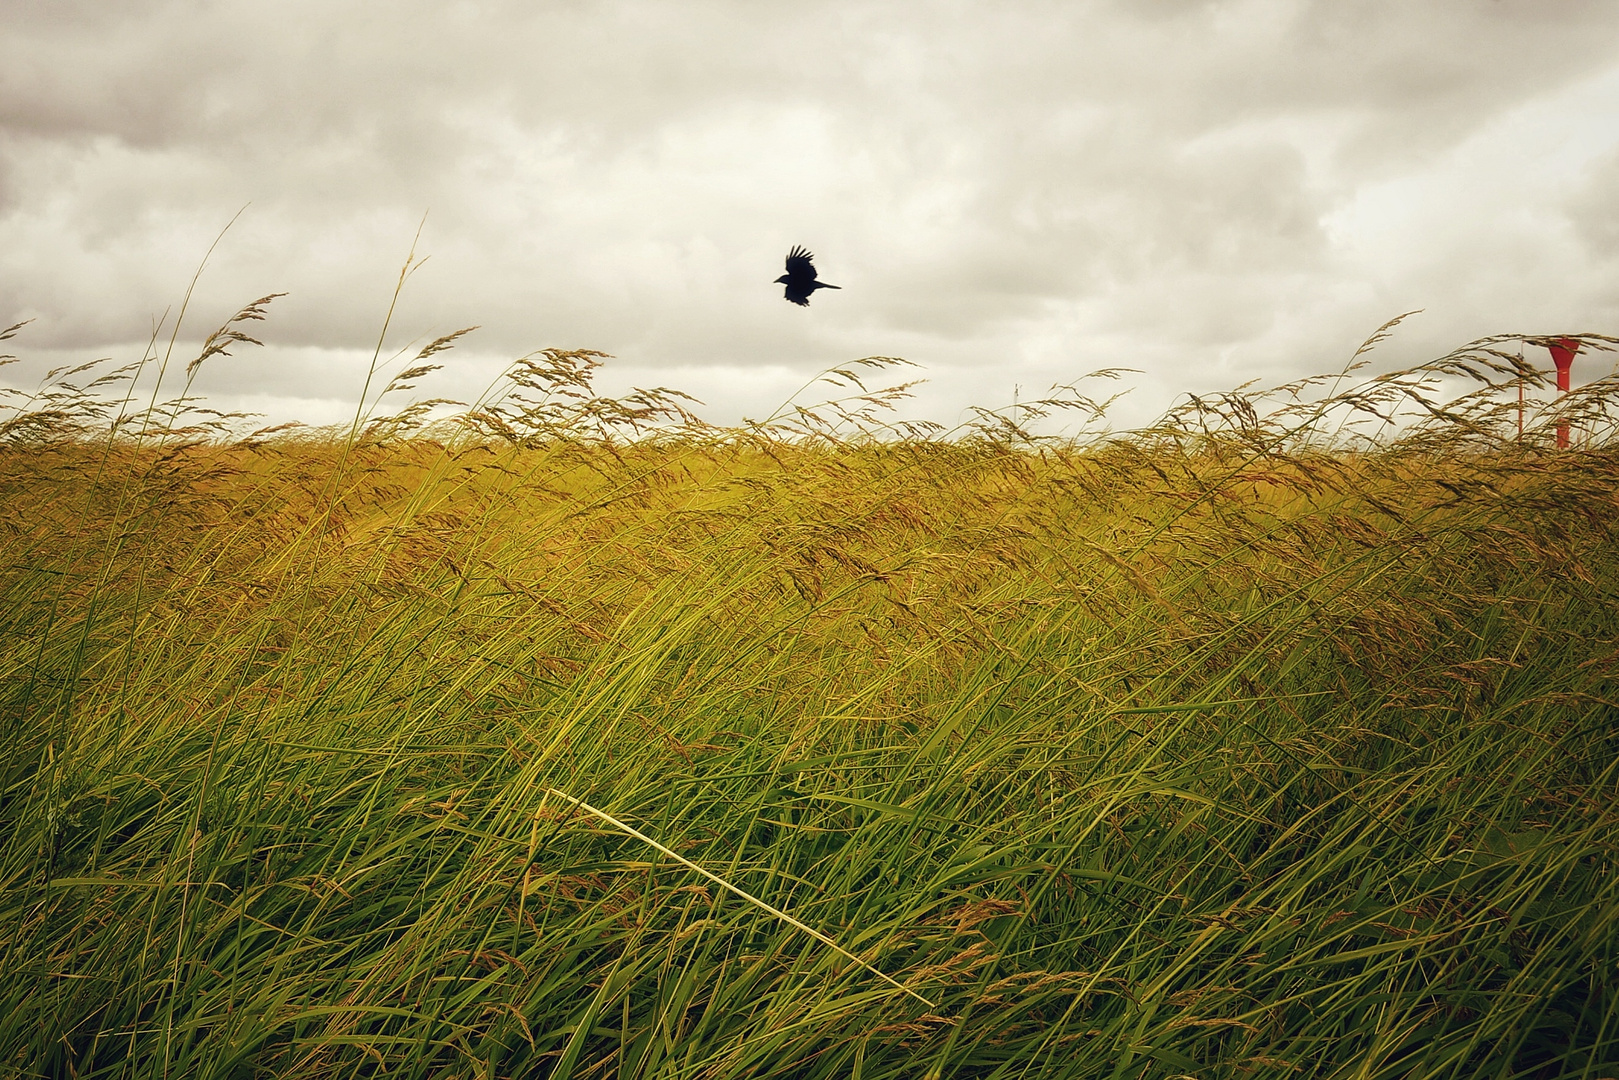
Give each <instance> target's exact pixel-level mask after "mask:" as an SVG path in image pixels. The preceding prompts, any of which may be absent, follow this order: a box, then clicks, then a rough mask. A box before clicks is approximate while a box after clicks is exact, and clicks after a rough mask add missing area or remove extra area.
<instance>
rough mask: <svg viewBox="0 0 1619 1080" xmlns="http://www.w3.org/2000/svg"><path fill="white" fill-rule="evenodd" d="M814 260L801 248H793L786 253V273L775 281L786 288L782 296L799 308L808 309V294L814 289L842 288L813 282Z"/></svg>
mask: <svg viewBox="0 0 1619 1080" xmlns="http://www.w3.org/2000/svg"><path fill="white" fill-rule="evenodd" d="M814 258H815V256H814V255H811V254H810V253H809V252H807V251H805V250H804V249H803V248H802V247H795V248H793V250H791V251H789V252H788V253H787V272H786V273H785V274H783V275H781V277H779V278H777V279H776V284H777V285H785V286H787V289H786V291H785V292H784V293H782V295H783V296H785V297H786V298H787V299H788V300H791V301H792V302H793V303H795V304H797V305H798V306H799V307H809V298H810V293H812V292H814V291H815V290H816V289H841V288H843V286H842V285H828V284H827V283H826V282H824V281H816V280H815V263H814V261H813V260H814Z"/></svg>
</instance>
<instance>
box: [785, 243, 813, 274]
mask: <svg viewBox="0 0 1619 1080" xmlns="http://www.w3.org/2000/svg"><path fill="white" fill-rule="evenodd" d="M814 258H815V256H814V255H811V254H810V253H809V252H808V251H805V250H804V249H803V248H802V247H795V248H793V250H791V251H789V252H788V253H787V276H788V277H791V278H804V279H805V280H807V281H814V280H815V263H814V262H813V261H812V260H814Z"/></svg>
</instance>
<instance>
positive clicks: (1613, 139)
mask: <svg viewBox="0 0 1619 1080" xmlns="http://www.w3.org/2000/svg"><path fill="white" fill-rule="evenodd" d="M244 205H246V206H247V209H246V211H245V212H244V213H243V214H242V216H241V217H240V219H239V220H238V221H237V222H236V224H235V225H234V226H233V227H232V228H231V230H230V231H229V232H228V233H227V234H226V236H225V238H224V239H223V241H222V242H221V243H220V245H219V247H218V249H217V250H216V251H215V254H214V256H213V258H212V260H211V261H210V263H209V264H208V267H207V270H206V272H205V273H204V275H203V277H202V280H201V283H200V285H199V286H198V291H197V295H196V298H195V299H194V300H193V303H192V308H191V312H190V314H189V315H188V316H187V320H188V321H187V330H189V334H187V333H185V332H184V331H183V334H182V336H190V337H193V338H200V337H201V336H202V335H203V334H204V333H206V332H207V331H208V330H210V329H212V328H213V327H214V326H215V325H217V324H218V323H219V322H220V321H221V320H222V319H224V318H225V317H227V316H228V315H229V314H230V313H231V312H232V311H234V310H235V309H236V308H237V307H239V306H240V305H242V304H243V303H245V302H247V301H249V300H252V299H254V298H256V297H258V296H259V295H261V294H264V293H267V292H286V293H288V294H289V295H288V296H287V297H285V298H284V299H282V300H278V301H277V302H276V303H275V304H274V305H273V306H272V309H271V315H270V318H269V320H268V322H266V323H264V324H261V326H260V327H259V328H258V333H259V335H260V336H262V337H263V339H264V341H265V342H266V345H267V347H266V348H264V349H244V350H239V351H238V353H237V355H235V356H233V357H230V358H226V359H221V360H219V361H217V362H216V363H215V364H214V365H213V366H212V367H211V368H210V369H209V370H208V371H207V372H206V373H205V377H204V387H205V389H206V390H207V392H208V393H209V395H210V398H211V401H212V402H213V403H214V404H215V405H216V406H223V407H229V408H243V409H252V410H257V411H259V412H261V413H264V414H265V415H266V417H267V418H268V419H269V420H276V421H280V420H286V419H302V420H305V421H309V422H313V423H328V422H333V421H337V420H340V419H342V418H343V417H344V416H345V413H346V411H351V410H352V408H353V401H354V396H355V395H356V394H357V393H358V390H359V384H360V380H361V379H363V377H364V372H365V367H366V363H367V361H368V359H369V357H370V354H371V350H372V347H373V346H374V344H375V341H376V337H377V333H378V330H379V328H380V327H381V325H382V319H383V316H384V314H385V312H386V309H387V305H388V300H389V296H390V294H391V292H392V289H393V285H394V281H395V278H396V276H397V273H398V270H399V266H400V263H401V261H402V260H403V259H404V257H405V254H406V252H407V250H408V249H409V247H410V245H411V241H412V237H413V236H414V235H415V233H416V229H417V226H418V223H419V222H420V221H421V219H422V216H423V214H424V213H425V214H426V215H427V217H426V225H425V228H423V230H422V233H421V239H420V242H419V245H418V249H417V251H418V254H419V255H426V256H428V257H429V261H428V262H427V263H426V265H425V266H423V267H422V269H421V270H420V271H419V272H418V273H417V274H416V275H415V276H414V277H413V278H412V280H411V281H410V283H409V284H408V285H407V287H406V290H405V293H404V296H403V300H402V304H401V308H400V314H399V315H398V317H397V318H396V322H395V330H394V331H393V332H392V333H391V334H390V338H389V346H390V349H392V348H393V347H397V346H403V345H405V344H407V343H408V342H410V341H411V340H413V339H414V340H426V339H429V338H431V337H433V336H436V335H438V334H441V333H446V332H448V331H450V330H454V329H458V328H460V327H462V326H466V325H470V324H474V323H477V324H481V326H482V329H481V330H479V331H478V332H477V333H476V334H474V335H472V336H471V337H469V338H467V339H465V341H464V344H463V345H462V346H461V347H460V348H458V349H456V350H455V351H453V352H451V353H449V354H446V356H447V359H446V363H447V369H446V370H445V371H443V372H440V373H438V374H436V375H435V376H433V377H432V378H431V379H429V380H428V381H426V382H424V383H423V384H422V387H421V392H422V393H432V394H438V395H447V396H458V397H468V396H471V395H476V394H477V393H478V392H479V391H480V390H481V389H482V387H483V385H484V384H485V383H486V382H487V381H488V380H489V379H490V378H491V377H492V376H493V375H494V374H495V373H497V372H498V371H499V369H500V367H501V365H502V364H503V363H504V362H505V361H506V360H509V359H510V358H512V357H514V356H517V355H520V354H522V353H524V352H527V351H530V350H533V349H536V348H540V347H544V346H561V347H579V348H593V349H600V350H603V351H606V352H609V353H612V354H613V355H614V356H615V357H616V359H615V360H613V361H610V362H609V363H608V366H607V369H606V374H605V375H604V378H603V386H604V387H606V388H610V389H618V388H621V387H624V386H627V385H629V384H632V383H633V384H640V385H652V384H666V385H671V386H674V387H677V388H681V389H685V390H687V391H689V392H692V393H694V394H696V395H697V396H698V397H700V398H702V399H704V400H705V401H706V402H707V403H708V406H707V407H706V408H705V409H702V410H700V411H701V412H703V414H704V415H706V416H708V417H709V418H711V419H715V420H721V421H729V420H735V419H736V418H738V417H739V416H741V415H744V414H746V415H751V416H760V415H763V414H767V413H769V412H770V411H771V410H772V409H773V408H774V407H775V406H776V405H777V404H778V403H779V402H780V401H781V399H782V398H784V397H786V396H787V395H788V394H790V393H792V392H793V391H794V390H795V389H796V388H797V387H798V385H799V384H800V383H801V382H802V381H803V380H804V378H805V377H807V376H808V375H810V374H813V373H814V372H815V371H816V370H818V369H821V368H825V367H828V366H830V365H834V364H838V363H842V362H845V361H848V360H851V359H854V358H856V357H861V356H867V355H872V354H887V355H896V356H902V357H906V358H908V359H910V360H912V361H915V362H916V363H918V364H920V365H922V366H923V368H924V369H925V371H924V374H925V375H926V376H927V377H928V378H929V379H930V380H931V381H930V383H929V384H928V385H927V386H926V387H924V388H923V389H922V390H921V391H920V395H919V398H918V401H917V403H916V408H917V410H919V411H920V412H922V413H924V414H926V415H929V416H931V417H933V418H934V419H938V420H942V421H946V422H953V421H955V420H956V419H958V418H959V417H960V416H961V413H962V410H963V409H964V408H965V407H966V406H968V405H970V404H977V405H984V406H998V405H1003V404H1005V403H1008V402H1010V401H1011V399H1012V395H1013V393H1014V387H1021V390H1020V391H1019V392H1020V393H1021V394H1022V396H1024V397H1028V396H1031V395H1033V394H1038V393H1040V392H1043V391H1044V390H1045V389H1046V388H1047V387H1049V386H1050V385H1051V384H1053V383H1060V382H1068V381H1071V380H1073V379H1075V378H1076V377H1078V376H1079V375H1081V374H1083V373H1085V372H1087V371H1090V370H1093V369H1095V368H1100V367H1104V366H1120V365H1122V366H1128V367H1135V368H1140V369H1142V370H1143V373H1142V374H1141V375H1137V376H1132V377H1131V378H1130V380H1129V384H1130V385H1132V386H1134V387H1135V389H1134V390H1133V391H1132V392H1131V394H1130V395H1129V397H1128V398H1127V400H1126V403H1125V404H1123V405H1121V406H1120V407H1119V412H1118V414H1117V415H1118V422H1119V423H1121V424H1125V423H1130V422H1141V421H1144V420H1146V419H1150V417H1151V416H1155V415H1157V413H1158V412H1160V411H1161V410H1162V409H1163V408H1164V407H1165V406H1167V405H1168V404H1169V403H1170V402H1171V401H1172V400H1173V399H1174V398H1175V396H1176V395H1177V394H1182V393H1185V392H1187V391H1192V392H1205V391H1209V390H1218V389H1223V388H1228V387H1231V386H1234V385H1236V384H1238V383H1241V382H1244V381H1246V380H1249V379H1253V378H1258V379H1262V380H1279V379H1282V378H1285V377H1288V376H1291V375H1298V374H1308V373H1314V372H1320V371H1326V370H1333V369H1336V368H1337V367H1339V366H1340V365H1341V364H1342V363H1343V362H1344V360H1345V359H1346V358H1347V357H1348V355H1349V354H1350V353H1352V352H1353V351H1354V349H1355V347H1356V346H1357V345H1358V344H1359V343H1360V341H1361V340H1362V339H1364V338H1365V337H1366V336H1367V335H1368V334H1369V333H1371V332H1372V331H1373V330H1374V329H1375V328H1376V327H1377V326H1378V324H1380V323H1381V322H1383V321H1384V320H1385V319H1387V318H1389V317H1391V316H1393V315H1396V314H1399V313H1400V312H1403V311H1407V310H1409V309H1412V308H1423V309H1425V313H1424V314H1422V315H1420V316H1417V317H1415V318H1413V319H1412V320H1410V321H1409V322H1407V323H1406V324H1405V326H1404V327H1402V328H1401V330H1400V331H1399V333H1398V334H1397V336H1396V337H1395V338H1394V340H1393V341H1391V342H1390V343H1389V344H1388V345H1386V346H1384V348H1383V349H1382V350H1380V351H1379V353H1378V354H1377V359H1378V363H1379V365H1380V366H1383V367H1388V366H1393V365H1395V364H1397V363H1404V362H1414V361H1417V360H1421V359H1424V358H1427V357H1428V356H1431V355H1435V354H1437V353H1439V352H1443V351H1444V350H1446V349H1448V348H1450V347H1451V346H1454V345H1457V344H1460V343H1462V342H1464V341H1466V340H1469V339H1471V338H1474V337H1478V336H1481V335H1484V334H1491V333H1506V332H1522V333H1531V334H1543V333H1553V332H1566V331H1575V332H1578V331H1593V332H1605V333H1614V332H1616V331H1619V4H1615V3H1614V2H1613V0H1589V2H1587V0H1320V2H1311V0H1230V2H1225V0H1208V2H1193V0H1089V2H1087V0H1063V2H1055V3H1041V2H1032V0H998V2H996V3H993V4H990V3H948V2H927V0H907V2H904V3H876V2H870V0H863V2H848V3H843V2H838V0H817V2H815V3H794V4H787V3H777V2H771V0H737V2H697V3H681V2H675V0H661V2H623V3H608V2H602V3H592V2H584V0H579V2H544V0H539V2H536V0H522V2H511V3H500V2H493V0H490V2H473V0H467V2H461V3H449V2H445V0H391V2H388V3H334V2H333V0H319V2H304V0H279V2H277V3H273V4H265V3H253V4H248V3H233V2H203V0H196V2H170V3H164V2H150V0H119V2H117V3H109V2H107V0H0V325H5V324H9V323H11V322H16V321H18V320H21V319H33V320H35V321H34V322H33V323H32V324H31V325H30V326H28V327H27V328H26V329H25V330H24V331H23V332H22V333H21V334H20V335H19V336H18V337H17V338H16V339H14V340H13V341H12V342H10V343H8V345H9V348H8V350H7V351H10V352H16V353H19V354H21V355H22V356H23V357H24V360H25V361H27V362H28V364H27V370H22V368H23V366H22V365H19V366H18V367H13V368H8V369H6V373H7V374H11V375H12V377H13V380H14V381H21V380H25V379H27V378H29V377H31V375H30V373H31V372H32V371H34V370H37V369H38V368H39V367H41V366H43V365H44V364H46V363H57V362H63V361H66V360H75V361H77V360H86V359H92V358H94V357H96V356H103V355H108V356H116V357H118V358H120V359H135V358H137V357H138V356H139V355H140V352H141V349H142V348H143V347H144V344H145V341H146V339H147V338H148V336H149V335H150V333H151V327H152V324H153V320H154V319H156V318H160V317H161V316H162V315H163V313H164V312H165V310H167V309H170V308H173V307H176V306H177V305H178V303H179V301H180V299H181V298H182V296H183V295H184V292H185V288H186V285H187V283H188V281H189V280H190V278H191V276H192V274H193V273H194V271H195V270H196V268H197V265H198V263H199V261H200V260H201V259H202V256H203V253H204V252H205V251H206V250H207V248H208V246H209V244H210V243H211V242H212V241H213V240H214V237H215V236H216V235H217V234H218V233H219V231H220V229H221V228H223V227H224V226H225V224H226V223H227V222H228V221H230V219H231V217H232V215H234V214H235V213H236V212H237V211H238V210H239V209H241V208H242V207H243V206H244ZM794 244H803V245H805V246H807V247H809V248H810V249H811V250H813V251H814V252H815V254H816V265H817V267H818V269H819V270H820V272H821V276H822V278H823V279H824V280H827V281H830V282H833V283H835V284H838V285H841V286H842V287H843V288H842V291H839V292H821V293H818V294H816V296H815V298H814V302H813V304H812V306H811V307H809V308H807V309H805V308H800V307H797V306H795V305H792V304H789V303H787V302H785V301H784V300H783V299H782V290H781V286H779V285H775V284H772V281H773V279H774V278H775V277H776V276H778V275H779V274H781V273H782V259H783V256H784V255H785V254H786V251H787V249H788V248H789V247H791V246H792V245H794ZM1542 358H1543V356H1542ZM1585 363H1587V368H1586V370H1585V371H1584V372H1582V371H1581V370H1580V369H1579V367H1576V378H1580V377H1582V376H1585V377H1590V376H1594V375H1596V374H1602V373H1606V372H1607V371H1609V370H1611V368H1612V364H1611V362H1609V361H1608V360H1603V361H1602V362H1601V363H1600V364H1599V363H1598V362H1597V361H1594V360H1593V361H1589V362H1585ZM1599 367H1600V369H1601V370H1600V371H1599V370H1598V368H1599ZM13 373H15V374H13Z"/></svg>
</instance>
